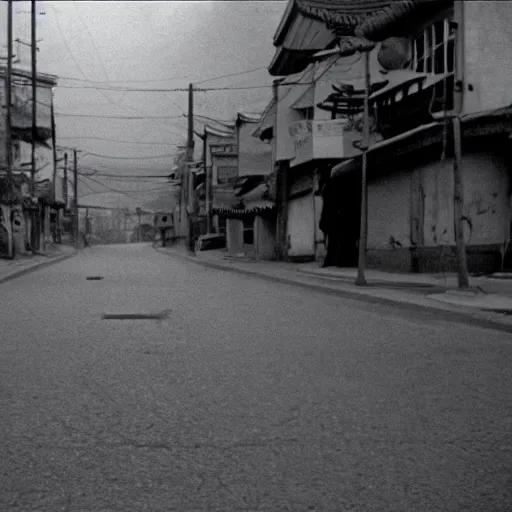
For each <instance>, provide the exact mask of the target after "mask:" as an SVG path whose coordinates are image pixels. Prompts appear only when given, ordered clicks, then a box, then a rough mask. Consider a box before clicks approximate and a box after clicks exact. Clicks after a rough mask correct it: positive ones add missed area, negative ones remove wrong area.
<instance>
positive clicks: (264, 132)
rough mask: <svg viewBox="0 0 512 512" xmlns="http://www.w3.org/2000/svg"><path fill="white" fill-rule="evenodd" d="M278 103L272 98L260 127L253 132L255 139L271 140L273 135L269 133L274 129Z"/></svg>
mask: <svg viewBox="0 0 512 512" xmlns="http://www.w3.org/2000/svg"><path fill="white" fill-rule="evenodd" d="M276 110H277V109H276V102H275V99H274V98H272V100H271V101H270V103H269V104H268V106H267V108H266V109H265V110H264V112H263V114H262V115H261V120H260V122H259V124H258V127H257V128H256V130H254V132H253V134H252V135H253V136H254V137H258V138H259V139H261V140H263V139H267V138H271V136H272V134H271V133H268V130H273V129H274V119H275V116H276Z"/></svg>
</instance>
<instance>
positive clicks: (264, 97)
mask: <svg viewBox="0 0 512 512" xmlns="http://www.w3.org/2000/svg"><path fill="white" fill-rule="evenodd" d="M37 5H38V11H39V13H40V14H39V15H38V17H37V39H42V40H41V41H40V42H39V43H38V46H39V48H40V51H39V52H38V54H37V58H38V62H37V66H38V71H40V72H44V73H50V74H54V75H57V76H58V77H59V86H58V87H57V88H56V92H55V111H56V113H57V117H56V124H57V143H58V144H59V145H61V146H70V147H77V148H79V149H81V150H83V152H84V153H83V154H82V155H81V156H80V166H81V167H83V168H89V167H94V168H97V169H100V170H104V171H105V172H106V173H125V174H131V173H140V172H147V173H148V174H159V173H160V171H164V172H166V171H168V170H169V169H170V167H171V166H172V161H173V158H172V157H170V156H166V157H163V158H159V159H153V158H152V159H147V160H143V159H140V158H141V157H145V156H148V157H150V156H159V155H172V154H174V153H175V152H176V150H177V147H176V145H179V144H183V143H184V142H185V140H186V125H187V122H186V119H185V118H184V117H181V118H180V117H176V118H174V119H136V120H127V119H112V118H95V117H79V116H78V115H82V116H88V115H91V116H154V117H160V116H169V117H175V116H181V115H182V114H183V113H184V112H186V111H187V93H186V92H178V91H176V92H147V91H146V92H143V91H140V92H133V91H129V92H126V91H115V90H109V89H111V88H114V87H117V88H138V89H147V88H153V89H155V88H156V89H169V88H186V87H188V83H189V82H193V83H195V82H202V81H204V80H207V79H210V78H214V77H219V76H223V75H228V74H233V73H240V72H244V71H248V70H253V69H257V68H263V69H260V70H259V71H256V72H252V73H248V74H244V75H240V76H234V77H229V78H224V79H219V80H212V81H208V82H205V83H201V84H200V87H245V86H253V85H254V86H260V85H262V86H266V87H261V88H256V89H251V90H238V91H237V90H222V91H208V92H198V93H196V94H195V107H194V108H195V113H196V114H202V115H205V116H210V117H214V118H218V119H231V118H233V116H234V115H235V114H236V112H237V111H239V110H244V111H249V112H261V111H262V110H263V108H264V107H265V105H266V104H267V103H268V101H270V98H271V94H272V89H271V87H270V85H271V83H272V77H270V75H269V74H268V71H267V70H266V68H267V66H268V65H269V64H270V61H271V59H272V56H273V54H274V47H273V45H272V39H273V35H274V33H275V31H276V29H277V25H278V23H279V21H280V19H281V16H282V14H283V12H284V9H285V6H286V2H285V1H274V2H272V1H263V2H258V1H252V0H251V1H241V0H239V1H229V2H228V1H225V2H224V1H215V2H212V1H197V2H186V1H166V2H156V1H149V2H108V1H101V2H76V1H75V2H64V1H56V2H49V1H45V2H38V3H37ZM6 13H7V6H6V2H1V3H0V19H1V20H5V19H6ZM43 13H44V14H43ZM0 38H1V43H2V44H3V45H5V44H6V27H5V23H2V26H1V27H0ZM16 38H19V39H21V40H23V41H26V42H29V41H30V2H15V3H14V39H16ZM14 44H15V51H16V53H17V55H18V56H19V57H20V58H21V62H20V63H18V64H16V66H19V67H23V68H26V69H29V68H30V48H29V47H25V46H23V45H21V46H19V47H18V46H17V43H14ZM1 53H2V55H3V54H5V46H4V47H3V48H2V52H1ZM92 82H93V83H92ZM103 89H105V90H103ZM59 114H64V115H62V116H61V115H59ZM196 129H198V130H199V131H202V125H201V124H199V123H198V122H196ZM84 137H98V138H106V139H114V140H119V141H127V143H121V142H111V141H107V140H87V139H85V138H84ZM134 141H135V142H154V143H158V144H154V145H152V144H147V145H146V144H130V143H129V142H134ZM86 152H89V153H96V154H100V155H108V156H112V157H122V159H115V158H112V159H109V158H101V157H95V156H91V155H85V153H86ZM129 157H137V159H133V160H131V159H129ZM95 179H96V180H97V181H98V182H101V183H103V184H105V185H106V186H107V187H109V188H113V189H116V190H117V189H122V190H125V191H126V190H127V191H130V196H129V197H127V196H122V195H120V194H101V195H99V194H95V195H93V192H97V191H102V190H107V189H106V188H105V187H102V186H101V185H100V184H98V183H96V182H93V181H91V180H90V179H87V178H83V179H82V181H81V185H80V188H79V193H80V194H81V195H82V196H84V200H83V201H82V202H83V203H86V202H87V204H104V205H108V206H114V205H116V206H117V205H123V206H124V205H133V204H134V201H137V202H139V203H140V204H148V203H150V202H151V201H152V200H153V199H154V198H155V197H156V196H161V195H162V194H161V193H160V194H159V191H158V190H156V189H158V188H159V187H164V188H163V189H162V190H163V191H165V183H163V182H162V181H159V182H157V181H155V182H146V183H144V184H141V183H136V182H128V183H127V182H122V181H118V180H109V179H108V178H104V177H102V178H100V177H96V178H95ZM85 183H87V186H86V185H85ZM141 189H144V190H151V191H152V192H148V193H145V194H142V193H140V192H133V193H131V191H138V190H141ZM85 194H90V195H88V196H85ZM164 196H165V194H164ZM85 197H87V201H85Z"/></svg>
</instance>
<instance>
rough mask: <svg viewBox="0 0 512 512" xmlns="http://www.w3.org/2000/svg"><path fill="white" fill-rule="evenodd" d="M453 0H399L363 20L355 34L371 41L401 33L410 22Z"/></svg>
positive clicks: (426, 16)
mask: <svg viewBox="0 0 512 512" xmlns="http://www.w3.org/2000/svg"><path fill="white" fill-rule="evenodd" d="M451 4H453V0H401V1H396V2H392V3H391V4H390V5H389V6H388V7H387V8H385V9H381V10H379V11H377V12H375V13H374V14H373V15H372V16H370V17H368V18H367V19H366V20H364V21H363V22H362V23H361V25H360V26H359V27H358V28H357V30H356V35H359V36H361V37H366V38H368V39H370V40H372V41H383V40H384V39H387V38H388V37H392V36H399V35H403V34H405V33H406V32H407V28H408V26H410V23H411V22H415V21H418V19H425V18H429V17H430V16H432V15H433V14H435V13H437V12H439V11H440V10H441V9H443V8H446V7H449V6H450V5H451Z"/></svg>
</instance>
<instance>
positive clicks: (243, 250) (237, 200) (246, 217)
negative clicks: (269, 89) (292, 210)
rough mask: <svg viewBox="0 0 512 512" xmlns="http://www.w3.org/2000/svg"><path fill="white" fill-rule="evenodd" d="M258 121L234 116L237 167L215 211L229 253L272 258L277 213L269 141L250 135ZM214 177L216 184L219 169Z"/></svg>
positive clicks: (251, 116) (257, 117)
mask: <svg viewBox="0 0 512 512" xmlns="http://www.w3.org/2000/svg"><path fill="white" fill-rule="evenodd" d="M260 120H261V115H260V114H248V113H238V115H237V119H236V148H237V155H238V158H237V166H236V168H234V169H232V172H234V175H233V176H232V177H230V178H229V180H227V181H228V183H229V184H228V183H227V184H226V185H227V186H225V188H224V189H223V194H224V195H223V204H222V205H221V206H219V205H216V206H215V209H214V213H215V214H216V215H217V216H218V218H219V219H225V223H226V239H227V248H228V252H229V253H230V254H231V255H238V256H242V255H243V256H247V257H251V258H256V259H273V258H274V256H275V237H276V234H275V231H276V215H275V203H274V201H273V200H272V197H271V195H270V183H269V177H270V175H271V172H272V151H271V146H270V144H269V143H268V142H265V141H262V140H261V139H260V138H258V137H254V135H253V134H254V131H255V127H256V125H257V124H258V123H259V122H260ZM216 176H217V183H218V180H219V177H218V172H217V174H216Z"/></svg>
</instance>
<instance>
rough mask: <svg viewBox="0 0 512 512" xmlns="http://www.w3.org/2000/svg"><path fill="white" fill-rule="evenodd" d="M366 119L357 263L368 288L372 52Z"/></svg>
mask: <svg viewBox="0 0 512 512" xmlns="http://www.w3.org/2000/svg"><path fill="white" fill-rule="evenodd" d="M363 115H364V117H363V144H362V146H361V149H362V153H363V154H362V163H361V221H360V227H359V259H358V263H357V278H356V281H355V284H356V285H357V286H366V284H367V282H366V277H365V269H366V246H367V238H368V186H367V181H366V170H367V152H368V146H369V143H370V52H369V51H365V52H364V114H363Z"/></svg>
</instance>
